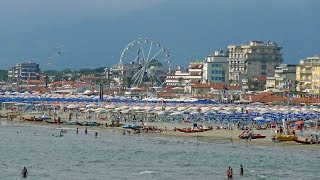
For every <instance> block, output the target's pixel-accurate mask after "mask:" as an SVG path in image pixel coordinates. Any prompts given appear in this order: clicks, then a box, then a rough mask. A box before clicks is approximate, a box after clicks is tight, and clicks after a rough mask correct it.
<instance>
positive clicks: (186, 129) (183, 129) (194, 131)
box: [174, 128, 204, 133]
mask: <svg viewBox="0 0 320 180" xmlns="http://www.w3.org/2000/svg"><path fill="white" fill-rule="evenodd" d="M174 130H176V131H179V132H183V133H197V132H204V130H203V129H191V128H182V129H181V128H175V129H174Z"/></svg>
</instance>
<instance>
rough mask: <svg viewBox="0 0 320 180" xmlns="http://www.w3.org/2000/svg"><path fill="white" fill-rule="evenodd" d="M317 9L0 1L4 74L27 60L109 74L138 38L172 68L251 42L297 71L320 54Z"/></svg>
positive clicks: (295, 0)
mask: <svg viewBox="0 0 320 180" xmlns="http://www.w3.org/2000/svg"><path fill="white" fill-rule="evenodd" d="M318 7H320V1H317V0H306V1H300V0H282V1H276V0H269V1H262V0H243V1H236V0H223V1H220V0H219V1H218V0H217V1H213V0H199V1H194V0H189V1H183V0H170V1H169V0H135V1H132V0H121V1H117V0H105V1H102V0H91V1H86V0H69V1H63V0H56V1H50V0H29V1H20V0H0V20H1V22H2V25H1V34H0V62H1V66H0V69H7V68H8V67H9V66H14V65H15V64H17V63H20V62H26V61H28V60H32V61H33V62H36V63H39V64H40V66H41V69H42V70H47V69H58V70H60V69H65V68H71V69H72V70H75V69H81V68H96V67H104V66H109V67H110V66H112V65H113V64H115V63H117V62H118V61H119V58H120V54H121V52H122V51H123V49H124V48H125V46H126V45H127V44H128V43H129V42H131V41H132V40H135V39H138V38H139V37H142V38H146V37H147V38H151V39H154V40H157V41H160V42H161V44H163V45H164V46H166V47H167V48H169V50H170V52H171V55H172V56H173V57H174V59H173V64H174V65H182V66H186V65H187V64H188V62H190V61H197V60H202V59H204V58H205V56H207V55H209V54H211V53H212V52H213V51H214V50H217V49H226V48H227V45H228V44H245V43H248V42H249V41H250V40H261V41H268V40H271V41H274V42H277V43H278V44H279V45H280V46H282V47H283V51H282V52H283V58H284V63H290V64H297V62H298V61H299V60H300V59H302V58H305V57H309V56H314V55H316V54H320V52H319V46H320V37H319V35H318V31H319V29H320V21H318V20H317V19H319V16H320V15H318ZM57 51H61V52H62V53H63V54H62V55H60V56H58V55H57Z"/></svg>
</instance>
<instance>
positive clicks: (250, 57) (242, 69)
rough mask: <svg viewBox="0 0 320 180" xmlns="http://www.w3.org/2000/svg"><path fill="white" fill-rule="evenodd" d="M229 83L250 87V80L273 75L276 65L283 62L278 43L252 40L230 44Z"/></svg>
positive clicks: (244, 87)
mask: <svg viewBox="0 0 320 180" xmlns="http://www.w3.org/2000/svg"><path fill="white" fill-rule="evenodd" d="M228 49H229V59H228V61H229V84H230V85H232V86H241V87H242V88H243V89H248V88H249V87H248V82H250V81H252V80H253V78H254V77H256V76H267V77H273V76H274V71H275V67H276V66H279V65H280V64H281V63H282V62H283V59H282V54H281V49H282V47H279V46H278V44H277V43H274V42H270V41H268V42H263V41H250V43H249V44H245V45H229V46H228Z"/></svg>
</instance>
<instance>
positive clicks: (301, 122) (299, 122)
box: [296, 120, 304, 125]
mask: <svg viewBox="0 0 320 180" xmlns="http://www.w3.org/2000/svg"><path fill="white" fill-rule="evenodd" d="M296 124H300V125H303V124H304V122H303V121H301V120H300V121H297V122H296Z"/></svg>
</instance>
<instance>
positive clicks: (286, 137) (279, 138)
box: [274, 135, 298, 141]
mask: <svg viewBox="0 0 320 180" xmlns="http://www.w3.org/2000/svg"><path fill="white" fill-rule="evenodd" d="M274 138H275V139H276V140H277V141H293V140H296V139H298V137H297V136H295V135H276V136H275V137H274Z"/></svg>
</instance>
